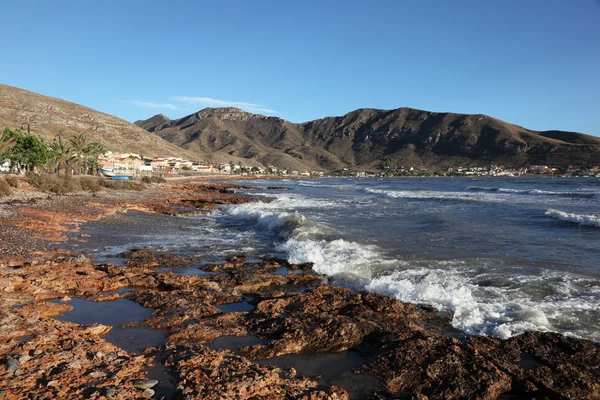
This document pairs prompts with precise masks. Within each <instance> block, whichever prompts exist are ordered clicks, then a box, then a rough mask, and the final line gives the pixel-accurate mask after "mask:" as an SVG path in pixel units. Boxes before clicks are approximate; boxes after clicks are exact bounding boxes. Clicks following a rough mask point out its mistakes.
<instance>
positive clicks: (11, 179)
mask: <svg viewBox="0 0 600 400" xmlns="http://www.w3.org/2000/svg"><path fill="white" fill-rule="evenodd" d="M4 179H5V180H6V183H8V184H9V185H10V186H11V187H14V188H15V189H18V188H19V178H17V177H16V176H12V175H8V176H7V177H6V178H4Z"/></svg>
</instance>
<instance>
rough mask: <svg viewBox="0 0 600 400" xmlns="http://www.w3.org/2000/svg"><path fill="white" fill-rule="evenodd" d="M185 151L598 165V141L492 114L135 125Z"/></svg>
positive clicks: (296, 160) (159, 119)
mask: <svg viewBox="0 0 600 400" xmlns="http://www.w3.org/2000/svg"><path fill="white" fill-rule="evenodd" d="M136 124H138V125H139V126H143V127H146V128H147V129H148V130H150V131H152V132H154V133H156V134H157V135H159V136H161V137H162V138H164V139H166V140H168V141H169V142H172V143H174V144H176V145H178V146H182V147H183V148H185V149H189V150H191V151H194V152H200V153H202V154H212V156H213V157H214V158H215V159H217V160H221V161H227V158H228V157H230V158H232V157H235V158H236V159H237V158H238V157H239V158H246V159H253V160H256V161H259V162H261V163H262V164H264V165H275V166H278V167H283V168H293V169H298V170H300V169H327V170H334V169H339V168H356V169H375V168H377V167H379V166H380V165H381V162H382V159H383V158H384V157H386V158H388V159H390V160H391V164H392V165H398V166H400V165H403V166H415V167H416V166H426V167H446V166H458V165H464V166H466V165H485V164H492V163H497V164H503V165H506V166H521V165H528V164H551V165H555V166H567V165H571V164H574V165H591V164H600V138H598V137H595V136H589V135H584V134H581V133H574V132H562V131H546V132H537V131H533V130H529V129H525V128H523V127H520V126H517V125H513V124H509V123H506V122H503V121H500V120H497V119H495V118H491V117H488V116H486V115H466V114H455V113H436V112H429V111H421V110H416V109H411V108H399V109H396V110H375V109H359V110H356V111H353V112H350V113H348V114H346V115H344V116H341V117H328V118H323V119H318V120H315V121H310V122H306V123H303V124H293V123H290V122H288V121H285V120H283V119H280V118H276V117H265V116H263V115H258V114H251V113H248V112H245V111H242V110H239V109H236V108H206V109H204V110H201V111H199V112H197V113H194V114H191V115H188V116H186V117H183V118H180V119H177V120H172V121H171V120H169V119H168V118H166V117H164V116H162V115H158V116H154V117H152V118H151V119H149V120H145V121H137V122H136Z"/></svg>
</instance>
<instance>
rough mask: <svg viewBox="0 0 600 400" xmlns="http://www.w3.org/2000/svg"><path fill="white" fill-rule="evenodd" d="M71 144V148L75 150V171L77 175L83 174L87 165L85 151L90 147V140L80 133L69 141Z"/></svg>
mask: <svg viewBox="0 0 600 400" xmlns="http://www.w3.org/2000/svg"><path fill="white" fill-rule="evenodd" d="M69 143H71V148H72V149H73V157H72V160H73V162H74V167H75V170H76V171H77V173H81V170H82V169H83V167H84V165H85V150H86V149H87V147H88V145H89V141H88V138H87V137H85V136H84V135H83V133H80V134H78V135H75V136H73V137H72V138H71V139H69Z"/></svg>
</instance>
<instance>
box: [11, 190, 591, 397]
mask: <svg viewBox="0 0 600 400" xmlns="http://www.w3.org/2000/svg"><path fill="white" fill-rule="evenodd" d="M235 188H236V186H235V185H222V184H211V183H204V184H198V183H181V184H176V185H167V186H160V187H155V188H152V189H149V190H147V191H144V192H135V193H121V192H119V193H113V194H98V195H96V196H95V197H92V196H91V195H89V196H88V195H85V196H83V195H82V196H72V197H58V198H53V199H43V198H41V199H39V200H36V201H32V202H27V203H22V204H9V205H4V209H3V213H2V217H1V219H0V238H1V239H2V254H3V256H2V257H1V259H0V398H3V399H22V398H30V399H45V398H47V399H55V398H65V399H86V398H91V399H104V398H106V399H109V398H110V399H141V398H161V397H162V398H172V399H307V400H308V399H311V400H318V399H331V400H333V399H402V398H406V399H410V398H416V399H497V398H499V399H517V398H529V399H533V398H537V399H543V398H548V399H598V398H600V344H598V343H595V342H592V341H588V340H579V339H574V338H568V337H565V336H562V335H559V334H553V333H540V332H536V333H527V334H524V335H520V336H517V337H513V338H511V339H508V340H499V339H495V338H490V337H482V336H465V335H464V334H462V333H461V332H459V331H457V330H455V329H454V328H452V326H451V324H450V320H451V316H450V315H447V314H443V313H440V312H438V311H436V310H435V309H433V308H431V307H428V306H422V305H414V304H407V303H402V302H400V301H396V300H394V299H393V298H390V297H388V296H384V295H380V294H377V293H368V292H357V291H353V290H350V289H346V288H341V287H336V286H331V285H329V284H328V278H327V277H326V276H320V275H318V274H317V273H315V272H314V271H313V269H312V265H311V264H310V263H308V264H299V265H298V264H290V263H289V262H288V261H286V260H283V259H278V258H276V257H273V256H270V255H252V254H240V255H239V256H236V257H231V258H229V259H228V260H223V262H219V263H214V262H212V263H207V262H204V260H202V259H200V258H199V257H197V256H195V255H187V256H181V255H175V254H170V253H161V252H155V251H150V250H148V249H130V250H129V251H127V252H125V253H123V254H120V255H119V256H118V260H121V261H122V262H121V265H117V264H118V263H116V260H117V259H115V263H106V262H94V261H93V260H91V259H90V258H88V257H87V256H86V255H85V252H81V251H76V249H77V245H79V244H81V245H83V244H86V243H87V242H88V241H90V242H93V240H94V238H93V233H91V234H89V235H91V236H90V237H88V236H87V235H88V234H86V233H82V232H83V231H84V230H83V229H82V228H83V227H90V226H94V225H97V224H100V223H101V222H102V221H103V220H104V219H110V218H111V217H112V218H113V219H115V216H118V215H127V214H121V213H126V212H128V211H134V212H140V211H141V212H144V213H145V214H147V215H148V216H150V218H154V217H152V216H153V215H154V216H156V218H158V216H160V215H163V216H164V215H169V216H170V215H177V214H179V215H186V214H187V213H194V212H202V211H203V210H206V209H211V208H214V207H216V206H217V205H219V204H237V203H241V202H247V201H252V200H254V198H253V197H252V196H241V195H238V194H235V193H232V191H233V190H235ZM169 218H173V217H169ZM124 228H125V227H124ZM127 229H136V227H135V226H128V227H127ZM137 229H145V228H144V227H141V226H140V227H138V228H137ZM85 232H93V230H90V229H86V230H85ZM82 235H85V236H82ZM16 246H20V247H17V248H16ZM86 304H87V305H88V306H89V307H91V306H90V305H97V306H98V307H103V306H107V305H113V306H115V305H120V306H121V305H122V306H123V307H130V308H131V309H132V310H134V311H135V312H138V311H136V310H138V309H139V310H142V312H143V313H145V314H148V315H144V316H143V318H138V319H136V320H131V321H127V322H126V323H125V324H123V325H122V326H121V325H119V326H117V325H116V324H115V325H111V324H110V323H99V322H98V321H99V315H100V313H99V312H96V313H91V312H90V313H88V314H87V315H85V317H86V318H88V319H89V321H88V320H85V321H86V323H75V322H70V320H69V318H70V317H69V315H74V313H75V312H77V311H78V310H79V311H80V312H82V308H84V307H86ZM140 306H141V307H143V308H141V307H140ZM135 307H137V308H138V309H134V308H135ZM90 309H91V308H90ZM98 309H99V308H98ZM123 310H125V309H123ZM83 311H85V310H83ZM111 313H113V314H114V312H112V311H111V312H109V313H107V314H108V315H107V318H108V319H107V321H110V318H113V317H114V315H112V316H111V315H110V314H111ZM95 317H98V318H97V319H95ZM83 320H84V319H82V321H83ZM136 329H138V330H136ZM144 329H145V330H144ZM128 332H131V333H128ZM140 332H149V333H150V332H155V333H156V332H158V333H160V335H156V337H157V338H158V339H157V340H155V341H154V342H152V343H150V342H148V343H146V344H144V345H141V346H137V347H136V346H133V342H135V341H138V340H141V339H143V338H141V337H139V336H140V335H142V336H143V334H141V333H140ZM111 335H112V336H111ZM119 335H121V336H119ZM117 337H120V341H119V340H117ZM116 344H118V345H116ZM136 348H139V350H136ZM157 368H158V370H160V371H163V372H164V374H163V375H160V374H159V375H160V376H158V375H156V370H157Z"/></svg>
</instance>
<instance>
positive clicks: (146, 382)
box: [133, 379, 158, 389]
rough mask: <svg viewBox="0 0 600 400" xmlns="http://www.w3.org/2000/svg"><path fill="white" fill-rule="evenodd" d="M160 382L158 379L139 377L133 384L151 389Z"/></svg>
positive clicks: (140, 387) (139, 387)
mask: <svg viewBox="0 0 600 400" xmlns="http://www.w3.org/2000/svg"><path fill="white" fill-rule="evenodd" d="M157 384H158V381H157V380H143V379H138V380H136V381H134V382H133V386H134V387H136V388H138V389H151V388H153V387H154V386H156V385H157Z"/></svg>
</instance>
